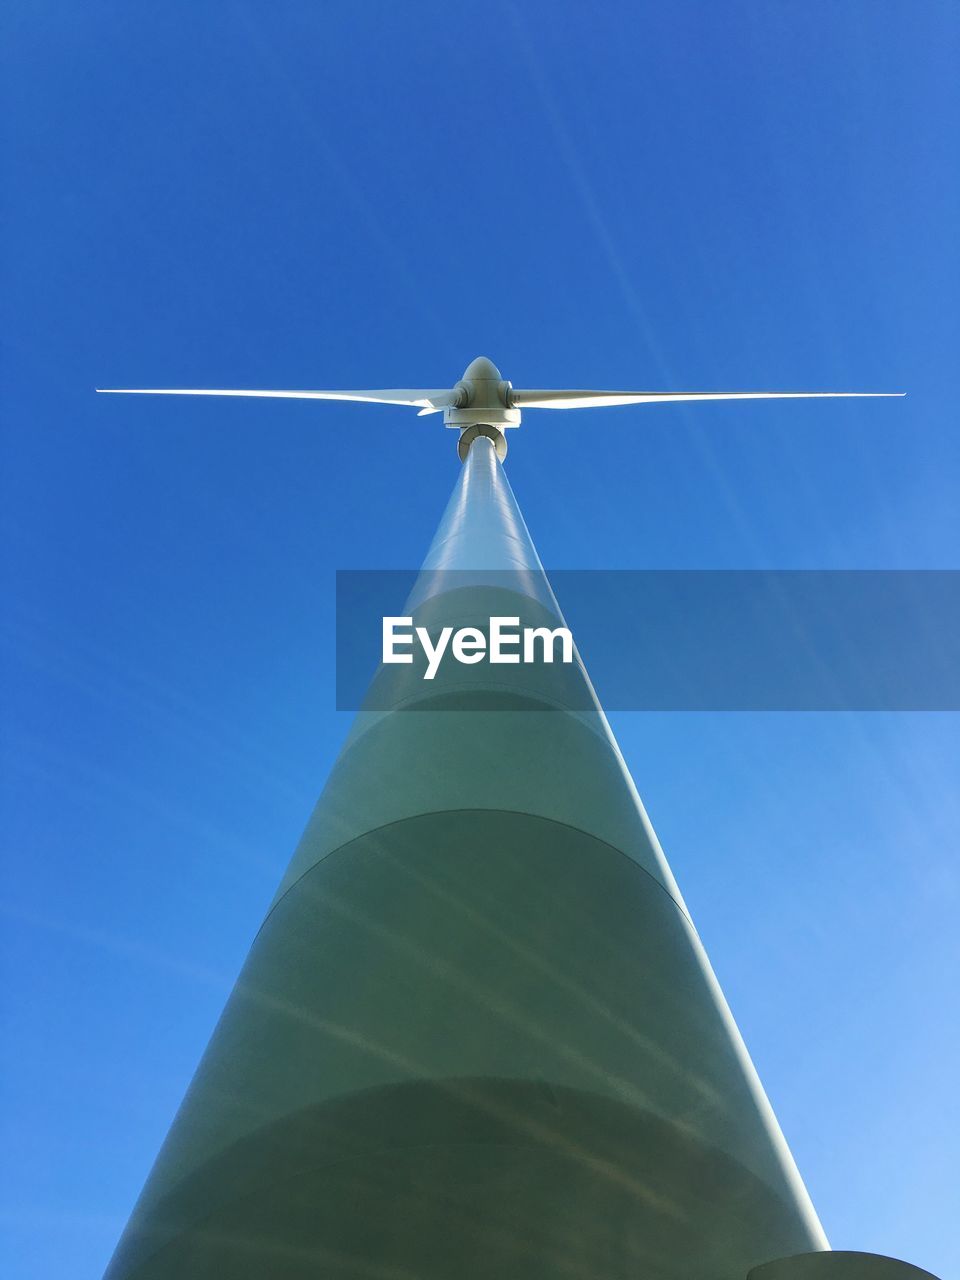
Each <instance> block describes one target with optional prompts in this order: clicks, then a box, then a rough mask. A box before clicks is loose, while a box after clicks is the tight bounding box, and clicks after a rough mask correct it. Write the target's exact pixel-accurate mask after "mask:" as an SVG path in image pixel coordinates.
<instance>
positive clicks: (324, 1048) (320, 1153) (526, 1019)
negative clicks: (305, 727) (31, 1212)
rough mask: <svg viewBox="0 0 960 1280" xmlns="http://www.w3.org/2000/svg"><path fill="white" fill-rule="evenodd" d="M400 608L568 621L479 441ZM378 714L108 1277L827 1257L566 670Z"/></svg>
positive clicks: (677, 1273) (458, 673) (652, 1275)
mask: <svg viewBox="0 0 960 1280" xmlns="http://www.w3.org/2000/svg"><path fill="white" fill-rule="evenodd" d="M408 611H409V612H410V613H411V614H412V615H414V616H415V618H416V620H417V621H418V622H419V623H420V624H421V625H424V626H427V627H428V629H431V630H433V629H435V628H438V627H440V626H442V625H465V624H471V623H476V624H477V625H480V626H483V625H484V623H485V620H486V619H489V617H491V616H493V615H497V616H511V617H518V618H520V619H521V621H522V623H523V624H524V625H550V626H557V625H559V621H560V619H559V610H558V607H557V604H556V601H555V600H554V597H553V594H552V592H551V590H550V587H549V584H548V582H547V579H546V577H545V575H544V573H543V569H542V567H541V565H540V561H539V559H538V558H537V554H536V551H535V550H534V547H533V544H532V542H531V539H530V536H529V534H528V532H527V529H526V526H525V525H524V522H523V519H522V517H521V515H520V512H519V509H518V507H517V505H516V502H515V500H514V497H513V494H512V492H511V490H510V487H509V484H508V483H507V480H506V477H505V475H504V472H503V469H502V466H501V463H500V461H499V460H498V458H497V454H496V449H495V442H494V441H493V440H492V439H490V438H488V437H486V436H483V435H480V436H478V437H477V438H476V439H474V441H473V443H472V444H471V445H470V447H469V451H468V454H467V458H466V462H465V465H464V466H463V468H462V471H461V474H460V479H459V483H458V484H457V486H456V489H455V491H454V494H453V497H452V499H451V501H450V504H449V506H448V508H447V511H446V513H445V515H444V517H443V520H442V522H441V525H440V528H439V530H438V532H437V535H436V538H435V539H434V542H433V545H432V547H431V549H430V552H429V554H428V556H427V560H426V562H425V565H424V568H423V571H422V573H421V575H420V577H419V579H418V582H417V585H416V588H415V590H414V594H413V597H412V599H411V602H410V605H409V610H408ZM372 691H373V696H372V697H371V701H370V705H369V708H368V709H367V710H364V711H361V713H360V714H359V715H358V717H357V721H356V723H355V725H354V727H353V729H352V731H351V734H350V736H349V738H348V740H347V743H346V745H345V746H344V748H343V751H342V753H341V755H340V757H339V759H338V761H337V763H336V765H335V766H334V769H333V771H332V773H331V775H330V778H329V780H328V782H327V785H326V788H325V790H324V792H323V794H322V796H321V798H320V801H319V803H318V805H317V808H316V811H315V812H314V814H313V816H312V818H311V820H310V823H309V825H308V827H307V830H306V832H305V834H304V836H303V839H302V840H301V842H300V845H299V847H298V849H297V851H296V853H295V855H294V858H293V861H292V862H291V864H290V868H289V870H288V872H287V874H286V876H285V877H284V879H283V882H282V883H281V885H280V888H279V890H278V892H277V895H276V898H275V900H274V902H273V904H272V906H271V907H270V910H269V911H268V913H267V916H266V919H265V920H264V922H263V924H262V926H261V928H260V931H259V933H258V935H257V937H256V940H255V942H254V944H253V946H252V948H251V951H250V955H249V957H248V959H247V961H246V963H245V965H244V968H243V971H242V973H241V975H240V978H239V980H238V982H237V985H236V987H235V989H234V991H233V993H232V995H231V997H230V999H229V1001H228V1003H227V1006H226V1009H225V1010H224V1013H223V1016H222V1017H221V1019H220V1022H219V1025H218V1026H217V1028H216V1031H215V1032H214V1035H213V1037H212V1039H211V1041H210V1045H209V1047H208V1049H207V1051H206V1054H205V1055H204V1057H203V1060H202V1062H201V1063H200V1066H199V1068H198V1070H197V1073H196V1076H195V1078H194V1080H193V1083H192V1084H191V1086H190V1089H189V1091H188V1093H187V1096H186V1098H185V1100H184V1102H183V1105H182V1107H181V1109H180V1112H179V1114H178V1115H177V1118H176V1120H175V1122H174V1124H173V1126H172V1128H171V1130H170V1134H169V1136H168V1138H167V1140H166V1143H165V1144H164V1147H163V1149H162V1151H161V1153H160V1155H159V1157H158V1159H157V1162H156V1165H155V1167H154V1169H153V1172H152V1174H151V1175H150V1178H149V1180H148V1182H147V1185H146V1188H145V1189H144V1191H143V1194H142V1196H141V1198H140V1201H139V1203H138V1205H137V1208H136V1210H135V1212H134V1214H133V1216H132V1218H131V1221H130V1223H129V1225H128V1227H127V1230H126V1232H125V1234H124V1236H123V1238H122V1240H121V1242H120V1244H119V1247H118V1249H117V1252H116V1254H115V1257H114V1259H113V1262H112V1264H111V1267H110V1269H109V1271H108V1276H109V1280H174V1277H176V1278H177V1280H199V1277H204V1278H205V1280H207V1278H212V1277H218V1278H219V1277H223V1278H224V1280H266V1278H267V1277H269V1278H270V1280H293V1278H294V1277H296V1278H297V1280H307V1277H310V1278H314V1277H330V1278H331V1280H340V1278H343V1280H346V1278H347V1277H351V1278H352V1277H371V1278H374V1277H375V1278H376V1280H441V1278H443V1280H480V1277H483V1278H484V1280H491V1278H493V1277H496V1278H497V1280H512V1278H514V1277H516V1278H518V1280H519V1278H520V1277H523V1278H524V1280H547V1278H548V1277H549V1278H554V1277H557V1278H569V1280H627V1278H628V1277H629V1278H630V1280H668V1278H669V1280H744V1278H745V1277H746V1275H747V1273H748V1271H749V1270H751V1268H753V1267H754V1266H757V1265H760V1264H762V1263H766V1262H768V1261H770V1260H773V1259H777V1258H782V1257H784V1256H786V1255H791V1254H800V1253H809V1252H812V1251H817V1250H823V1249H826V1248H827V1244H826V1240H825V1238H824V1235H823V1232H822V1230H821V1228H820V1225H819V1222H818V1220H817V1217H816V1214H815V1213H814V1211H813V1208H812V1206H811V1204H810V1201H809V1199H808V1197H807V1195H806V1192H805V1190H804V1188H803V1185H802V1183H801V1181H800V1178H799V1176H798V1174H797V1171H796V1168H795V1166H794V1164H793V1160H792V1158H791V1156H790V1154H789V1152H788V1150H787V1147H786V1145H785V1143H784V1140H783V1137H782V1136H781V1133H780V1131H779V1129H778V1127H777V1124H776V1121H775V1119H774V1116H773V1114H772V1112H771V1109H770V1107H769V1105H768V1103H767V1100H766V1098H765V1096H764V1093H763V1090H762V1089H761V1086H760V1084H759V1081H758V1080H757V1077H756V1074H755V1072H754V1070H753V1067H752V1065H751V1063H750V1060H749V1058H748V1056H747V1053H746V1051H745V1049H744V1046H743V1043H742V1041H741V1039H740V1036H739V1034H738V1032H737V1029H736V1027H735V1025H734V1023H733V1020H732V1018H731V1016H730V1013H729V1011H728V1009H727V1006H726V1004H725V1003H724V1000H723V997H722V995H721V993H720V990H719V988H718V986H717V983H716V980H715V979H714V976H713V974H712V971H711V969H710V966H709V964H708V962H707V959H706V956H705V954H704V951H703V948H702V946H701V944H700V941H699V938H698V936H697V933H696V931H695V929H694V927H693V924H692V923H691V921H690V918H689V916H688V914H687V911H686V908H685V906H684V903H683V899H682V898H681V896H680V893H679V891H678V889H677V886H676V883H675V882H674V879H673V877H672V875H671V873H670V870H669V867H668V866H667V863H666V861H665V859H664V857H663V854H662V852H661V849H660V846H659V844H658V843H657V839H656V836H655V835H654V833H653V830H652V829H651V826H650V823H649V821H648V820H647V817H646V814H645V813H644V810H643V807H642V805H641V803H640V799H639V797H638V795H637V792H636V789H635V787H634V785H633V782H632V780H631V778H630V775H629V773H628V771H627V769H626V767H625V765H624V762H623V759H622V757H621V755H620V752H619V750H618V748H617V745H616V743H615V741H614V739H613V737H612V735H611V732H610V729H609V726H608V725H607V723H606V720H605V718H604V716H603V713H602V711H601V710H600V708H599V706H598V705H597V704H596V701H595V699H594V698H593V695H592V690H591V688H590V685H589V681H588V680H587V678H586V675H585V673H584V672H583V670H582V667H581V666H580V665H579V664H578V663H575V664H574V665H573V666H562V665H553V666H548V665H540V666H529V667H528V666H524V665H517V666H500V667H495V668H494V667H490V666H487V665H478V666H476V667H459V668H450V669H448V670H447V671H445V672H444V673H443V674H442V675H441V676H438V678H437V679H436V680H434V681H432V682H427V681H424V680H422V679H421V678H420V673H419V672H418V670H417V668H416V666H412V667H411V666H400V667H392V666H391V667H385V668H383V669H381V671H380V672H379V673H378V675H377V676H376V678H375V680H374V683H373V686H372Z"/></svg>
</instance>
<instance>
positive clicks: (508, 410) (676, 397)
mask: <svg viewBox="0 0 960 1280" xmlns="http://www.w3.org/2000/svg"><path fill="white" fill-rule="evenodd" d="M97 390H98V391H100V392H102V393H103V394H109V395H138V396H254V397H264V398H275V399H281V400H358V401H361V402H363V403H365V404H398V405H408V406H409V407H410V408H415V409H418V410H419V413H418V414H417V417H419V418H423V417H426V416H428V415H429V414H433V413H441V412H442V413H443V425H444V426H445V427H454V428H456V429H457V430H459V431H460V433H461V434H460V442H459V451H460V460H461V461H464V460H465V459H466V456H467V450H468V449H469V448H470V445H471V444H472V443H473V441H474V440H475V439H476V438H477V436H478V435H485V436H488V437H489V438H490V439H492V440H493V441H494V443H495V445H496V450H497V455H498V457H499V458H500V460H501V462H502V461H503V459H504V458H505V457H506V456H507V441H506V437H505V436H504V434H503V433H504V431H506V430H508V429H509V428H511V427H519V425H520V415H521V413H522V411H523V410H524V409H603V408H607V407H611V408H612V407H613V406H615V405H627V404H670V403H677V402H680V401H689V400H836V399H857V398H862V397H864V396H867V397H877V396H887V397H889V396H902V395H904V394H905V393H904V392H901V391H575V390H560V391H558V390H539V391H518V390H516V389H515V388H514V386H513V384H512V383H510V382H507V381H505V380H504V378H503V377H502V376H501V374H500V370H499V369H498V368H497V366H496V365H495V364H494V363H493V361H492V360H488V359H487V357H486V356H477V358H476V360H473V361H471V363H470V364H469V365H467V368H466V370H465V371H464V374H463V377H462V378H461V379H460V380H459V381H458V382H455V383H454V385H453V386H452V387H390V388H388V389H385V390H382V391H244V390H238V389H231V390H223V389H220V390H217V389H207V388H201V389H196V388H185V387H98V388H97Z"/></svg>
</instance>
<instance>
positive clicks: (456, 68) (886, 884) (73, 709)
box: [0, 0, 960, 1280]
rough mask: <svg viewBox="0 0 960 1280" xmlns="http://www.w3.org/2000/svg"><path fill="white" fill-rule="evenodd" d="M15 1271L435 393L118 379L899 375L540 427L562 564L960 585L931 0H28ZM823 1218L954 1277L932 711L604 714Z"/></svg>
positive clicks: (162, 983)
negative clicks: (175, 390) (314, 398)
mask: <svg viewBox="0 0 960 1280" xmlns="http://www.w3.org/2000/svg"><path fill="white" fill-rule="evenodd" d="M2 24H3V31H2V39H0V49H2V53H0V58H2V62H3V65H2V67H0V80H2V83H3V88H2V93H3V100H4V101H3V109H2V115H3V130H4V138H3V154H2V173H3V179H4V184H5V200H4V209H3V214H2V217H3V231H2V241H0V243H2V250H3V259H4V261H3V289H2V295H3V296H2V298H0V307H2V328H3V338H4V343H5V357H4V371H3V383H2V411H3V425H2V430H3V454H2V463H3V477H2V486H3V492H2V512H0V519H2V536H3V543H4V568H3V574H4V580H3V606H4V607H3V621H2V631H0V640H2V650H0V652H2V660H3V669H4V675H3V686H2V693H3V702H4V722H5V723H4V731H3V791H2V814H0V818H2V832H3V845H4V857H5V870H4V873H3V880H2V892H0V899H2V917H0V927H2V963H3V978H2V999H3V1020H4V1037H3V1038H4V1050H3V1054H4V1059H3V1068H2V1091H3V1138H2V1142H0V1166H2V1187H0V1213H2V1232H3V1238H4V1239H3V1250H4V1258H5V1261H4V1263H3V1266H2V1270H3V1272H4V1274H5V1275H8V1276H17V1277H23V1278H24V1280H40V1278H41V1277H43V1278H44V1280H46V1278H49V1277H55V1276H56V1277H59V1276H70V1277H72V1278H74V1280H95V1278H96V1277H98V1276H99V1274H100V1272H101V1269H102V1268H103V1266H104V1265H105V1263H106V1261H107V1259H108V1257H109V1255H110V1253H111V1250H112V1248H113V1245H114V1243H115V1240H116V1238H117V1236H118V1234H119V1232H120V1230H121V1227H122V1225H123V1223H124V1221H125V1219H126V1216H127V1214H128V1212H129V1210H130V1208H131V1205H132V1203H133V1201H134V1198H135V1197H136V1195H137V1193H138V1191H139V1189H140V1186H141V1184H142V1182H143V1180H144V1178H145V1176H146V1174H147V1171H148V1169H149V1167H150V1164H151V1162H152V1159H153V1156H154V1154H155V1152H156V1150H157V1148H158V1146H159V1144H160V1142H161V1140H162V1138H163V1136H164V1134H165V1132H166V1129H167V1126H168V1124H169V1122H170V1119H171V1117H172V1115H173V1112H174V1110H175V1108H176V1106H177V1104H178V1102H179V1100H180V1097H181V1096H182V1093H183V1091H184V1088H185V1086H186V1083H187V1081H188V1079H189V1077H190V1075H191V1073H192V1070H193V1068H194V1066H195V1064H196V1062H197V1060H198V1058H199V1055H200V1053H201V1051H202V1049H203V1047H204V1045H205V1043H206V1041H207V1038H208V1036H209V1033H210V1031H211V1029H212V1026H213V1023H214V1021H215V1019H216V1017H217V1015H218V1013H219V1010H220V1008H221V1006H222V1004H223V1002H224V1000H225V998H226V995H227V993H228V991H229V989H230V987H231V985H232V982H233V979H234V977H235V975H236V973H237V971H238V969H239V966H240V964H241V961H242V959H243V956H244V954H245V951H246V948H247V946H248V944H249V942H250V941H251V939H252V937H253V934H254V932H255V930H256V928H257V925H258V923H259V920H260V917H261V915H262V913H263V911H264V909H265V907H266V905H267V903H268V901H269V899H270V897H271V895H272V892H273V889H274V887H275V885H276V883H277V881H278V880H279V878H280V876H281V874H282V871H283V868H284V866H285V864H286V861H287V859H288V857H289V855H290V853H291V851H292V849H293V847H294V845H295V843H296V841H297V838H298V836H299V833H300V831H301V829H302V826H303V824H304V822H305V820H306V818H307V815H308V813H309V811H310V809H311V807H312V805H313V802H314V799H315V797H316V795H317V793H318V792H319V790H320V787H321V786H322V783H323V780H324V777H325V775H326V771H327V769H328V767H329V765H330V763H331V761H332V759H333V757H334V755H335V753H336V751H337V749H338V745H339V743H340V741H341V739H342V737H343V734H344V732H345V729H346V724H347V719H348V718H347V717H346V716H344V715H337V714H336V713H335V712H334V711H333V705H334V677H333V671H332V666H331V663H332V650H333V635H332V624H333V582H334V578H333V575H334V571H335V570H336V569H337V568H364V567H369V568H382V567H388V568H389V567H408V566H410V565H415V564H417V563H418V562H419V560H420V558H421V556H422V553H423V551H424V549H425V547H426V545H427V543H428V541H429V538H430V536H431V534H432V531H433V528H434V526H435V524H436V521H437V519H438V517H439V514H440V511H441V509H442V506H443V504H444V502H445V501H446V497H447V494H448V492H449V490H450V488H451V486H452V484H453V482H454V480H455V478H456V474H457V466H458V464H457V462H456V458H455V453H454V448H453V443H454V441H453V439H452V436H451V433H445V432H444V431H443V430H442V429H440V428H439V426H438V425H437V419H435V418H432V419H419V420H418V419H417V418H416V417H414V416H413V415H412V414H411V413H410V412H409V411H404V410H402V409H390V408H379V409H378V408H369V409H368V408H363V407H360V406H339V405H335V404H331V405H317V404H310V403H289V402H287V403H285V402H274V403H269V402H267V403H265V402H256V401H248V402H243V401H211V400H207V401H196V402H190V401H172V400H165V399H159V398H158V399H156V400H150V399H123V398H119V397H118V398H107V397H96V396H94V395H93V391H92V389H93V387H95V386H98V385H99V386H103V385H107V386H110V385H113V386H138V385H139V386H157V385H159V386H164V385H168V386H204V385H206V386H218V385H219V386H262V387H337V386H347V387H350V386H360V387H363V386H391V385H408V384H411V383H412V384H418V383H420V384H423V385H427V386H443V385H449V383H450V382H452V381H453V380H454V379H455V378H457V377H458V376H459V375H460V373H461V372H462V370H463V368H464V366H465V365H466V364H467V362H468V361H469V360H471V359H472V358H473V357H474V356H475V355H477V354H479V353H481V352H482V353H484V354H486V355H489V356H490V357H491V358H492V359H494V360H495V361H496V362H497V363H498V364H499V365H500V367H501V369H502V370H503V373H504V376H505V377H508V378H510V379H512V380H513V381H514V383H515V384H517V385H527V386H553V385H561V386H562V385H564V384H566V385H571V384H572V385H575V386H576V385H580V386H597V387H604V386H637V387H643V388H663V389H673V390H677V389H683V388H692V389H712V388H721V389H722V388H728V389H729V388H733V389H742V388H751V387H754V388H764V387H777V388H795V389H802V388H808V389H829V388H840V389H892V390H901V389H903V390H906V391H908V392H909V398H908V399H907V400H899V401H898V400H887V401H868V400H865V401H851V402H823V403H817V402H814V403H808V404H804V403H803V402H788V403H785V404H780V405H772V404H746V405H743V404H741V405H722V404H715V405H703V406H700V407H690V406H677V407H671V408H666V407H650V408H647V409H643V408H639V409H625V408H621V409H614V410H607V411H605V412H604V413H603V414H600V413H583V414H580V415H577V416H576V417H575V416H574V415H564V414H556V415H552V416H550V415H546V414H541V415H539V416H537V415H534V414H530V415H529V416H528V418H527V420H526V421H525V423H524V426H523V427H522V429H521V430H520V432H518V433H515V434H514V436H513V439H512V448H511V453H510V458H509V460H508V470H509V475H510V479H511V482H512V483H513V486H514V488H515V491H516V493H517V495H518V498H519V500H520V503H521V505H522V506H523V508H524V511H525V514H526V517H527V520H528V523H529V525H530V527H531V529H532V531H533V534H534V537H535V539H536V541H537V543H538V546H539V549H540V552H541V555H542V557H543V559H544V561H545V563H546V564H547V566H548V567H550V566H553V567H558V568H559V567H568V568H593V567H602V568H615V567H638V568H647V567H696V568H711V567H736V568H755V567H775V568H791V567H798V568H911V567H912V568H956V567H958V544H960V504H958V501H957V490H958V484H957V481H958V471H960V444H958V433H957V425H956V424H957V406H958V404H960V386H958V381H960V379H958V372H957V370H958V360H957V352H958V349H960V332H958V329H960V326H958V304H957V293H958V283H960V270H958V267H960V255H958V248H957V243H958V236H957V227H958V226H960V175H958V169H960V166H958V162H957V139H958V133H960V129H958V125H960V89H958V84H960V80H958V77H957V66H958V64H960V10H958V8H957V6H956V5H955V4H953V3H949V2H942V3H941V2H938V0H921V2H920V3H907V2H906V0H898V2H892V0H840V2H838V3H833V4H823V3H820V4H817V3H810V2H809V0H771V2H770V3H764V4H761V3H755V2H749V3H745V2H731V3H706V2H705V0H703V2H697V3H693V2H692V0H670V3H657V4H652V3H646V2H642V3H636V2H632V3H622V2H614V3H608V4H589V5H588V4H569V3H550V4H547V3H528V2H526V0H525V2H524V3H517V4H512V3H502V4H499V3H494V2H492V0H491V2H490V3H484V4H470V3H463V2H462V0H457V3H454V4H450V3H446V4H444V3H439V2H437V3H430V4H428V3H420V2H416V0H414V2H413V3H405V4H402V5H401V4H393V3H376V4H374V3H363V2H361V3H357V2H356V0H354V3H350V4H347V3H340V2H337V3H330V2H329V0H324V3H322V4H318V3H309V2H308V0H272V2H271V3H270V4H255V3H252V2H250V3H240V2H236V3H232V2H230V0H222V2H218V3H208V2H205V0H191V2H190V3H183V2H180V0H172V2H168V3H165V4H163V5H156V4H145V3H130V2H129V0H123V2H121V0H114V2H111V3H105V2H104V0H85V2H84V3H82V4H80V3H68V2H66V0H59V2H54V0H7V4H6V5H5V6H4V14H3V18H2ZM614 728H615V730H616V731H617V733H618V735H619V737H620V741H621V744H622V746H623V748H624V751H625V753H626V756H627V759H628V761H629V763H630V765H631V767H632V769H633V772H634V775H635V777H636V780H637V784H638V786H639V788H640V791H641V794H642V795H643V796H644V798H645V801H646V803H647V806H648V808H649V810H650V813H651V816H652V818H653V821H654V823H655V825H656V827H657V829H658V832H659V834H660V837H661V840H662V842H663V844H664V847H665V849H666V852H667V855H668V857H669V858H670V860H671V863H672V865H673V868H674V870H675V872H676V874H677V876H678V878H679V880H680V883H681V886H682V888H683V891H684V893H685V895H686V897H687V899H688V902H689V904H690V906H691V908H692V910H693V912H694V916H695V919H696V920H697V923H698V925H699V927H700V930H701V932H702V934H703V936H704V940H705V942H706V944H707V948H708V950H709V952H710V954H711V957H712V959H713V962H714V965H715V967H716V969H717V972H718V975H719V977H720V981H721V983H722V984H723V986H724V989H725V991H726V994H727V996H728V998H729V1000H730V1003H731V1005H732V1007H733V1010H734V1013H735V1015H736V1016H737V1018H738V1021H739V1022H740V1025H741V1028H742V1030H743V1032H744V1035H745V1038H746V1041H747V1044H748V1046H749V1048H750V1050H751V1052H752V1054H753V1056H754V1058H755V1061H756V1063H757V1066H758V1069H759V1071H760V1074H761V1077H762V1079H763V1080H764V1083H765V1085H766V1087H767V1090H768V1092H769V1094H770V1097H771V1100H772V1102H773V1105H774V1107H775V1109H776V1111H777V1113H778V1116H779V1118H780V1121H781V1124H782V1126H783V1128H784V1130H785V1132H786V1135H787V1139H788V1141H789V1142H790V1144H791V1146H792V1148H793V1151H794V1153H795V1155H796V1158H797V1162H798V1164H799V1166H800V1169H801V1172H802V1173H803V1175H804V1177H805V1179H806V1181H807V1184H808V1186H809V1188H810V1191H811V1194H812V1196H813V1199H814V1202H815V1204H816V1205H817V1207H818V1209H819V1211H820V1213H821V1216H822V1218H823V1221H824V1224H825V1227H826V1229H827V1232H828V1234H829V1236H830V1237H831V1240H832V1242H833V1244H834V1245H835V1247H839V1248H854V1249H865V1250H873V1251H877V1252H884V1253H891V1254H894V1255H898V1256H901V1257H904V1258H907V1259H909V1260H911V1261H913V1262H915V1263H917V1264H919V1265H922V1266H924V1267H927V1268H929V1269H930V1270H932V1271H934V1272H935V1273H937V1274H939V1275H940V1276H941V1277H944V1280H950V1278H951V1277H956V1276H957V1275H958V1273H960V1265H958V1264H960V1249H958V1243H957V1236H958V1232H957V1229H956V1207H957V1192H958V1187H957V1175H956V1169H957V1146H958V1136H960V1135H958V1124H957V1087H956V1082H957V1079H958V1075H960V1072H958V1049H960V1031H958V1025H960V1018H958V1001H957V994H956V992H957V986H958V959H960V955H958V951H960V946H958V941H957V925H956V922H957V916H958V907H960V858H958V846H960V806H958V797H957V790H958V788H957V780H958V777H960V717H958V716H956V715H947V714H927V715H881V714H872V715H861V716H858V715H852V714H851V715H816V714H796V715H787V714H783V715H772V714H766V715H753V716H751V715H742V714H741V715H736V714H726V715H706V714H704V715H693V714H686V715H643V714H639V713H635V714H623V715H619V716H617V717H616V718H615V722H614Z"/></svg>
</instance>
